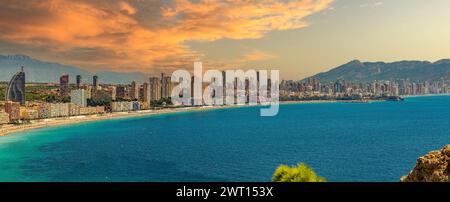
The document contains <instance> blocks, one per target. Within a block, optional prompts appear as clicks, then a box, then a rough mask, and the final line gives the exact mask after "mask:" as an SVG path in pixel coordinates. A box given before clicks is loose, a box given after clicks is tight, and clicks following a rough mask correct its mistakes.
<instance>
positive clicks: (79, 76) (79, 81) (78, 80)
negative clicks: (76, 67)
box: [77, 75, 82, 89]
mask: <svg viewBox="0 0 450 202" xmlns="http://www.w3.org/2000/svg"><path fill="white" fill-rule="evenodd" d="M81 79H82V77H81V75H77V88H78V89H79V88H81Z"/></svg>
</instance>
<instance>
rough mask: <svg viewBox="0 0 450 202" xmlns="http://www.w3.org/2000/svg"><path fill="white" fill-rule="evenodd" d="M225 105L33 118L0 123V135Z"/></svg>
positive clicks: (207, 108)
mask: <svg viewBox="0 0 450 202" xmlns="http://www.w3.org/2000/svg"><path fill="white" fill-rule="evenodd" d="M225 107H227V106H201V107H183V108H165V109H160V110H141V111H132V112H114V113H106V114H96V115H85V116H72V117H61V118H49V119H40V120H33V121H31V122H30V123H21V124H5V125H0V136H5V135H9V134H13V133H18V132H24V131H28V130H32V129H38V128H44V127H54V126H60V125H69V124H77V123H85V122H92V121H101V120H108V119H120V118H128V117H139V116H148V115H160V114H169V113H178V112H188V111H203V110H211V109H218V108H225ZM228 107H229V106H228Z"/></svg>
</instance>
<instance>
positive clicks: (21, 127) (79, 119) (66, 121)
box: [0, 94, 450, 137]
mask: <svg viewBox="0 0 450 202" xmlns="http://www.w3.org/2000/svg"><path fill="white" fill-rule="evenodd" d="M445 95H446V96H449V95H450V94H438V95H419V96H405V98H409V97H424V96H445ZM338 102H344V103H346V102H348V103H353V102H351V101H342V100H308V101H281V102H280V105H289V104H320V103H338ZM369 102H372V101H369ZM256 106H263V105H256ZM238 107H254V106H251V105H224V106H196V107H181V108H165V109H160V110H142V111H131V112H114V113H106V114H95V115H85V116H73V117H61V118H49V119H41V120H33V121H31V122H30V123H24V124H5V125H0V137H2V136H7V135H11V134H14V133H20V132H25V131H29V130H33V129H39V128H46V127H55V126H63V125H72V124H79V123H87V122H94V121H103V120H110V119H123V118H132V117H142V116H151V115H162V114H172V113H180V112H193V111H205V110H213V109H225V108H238Z"/></svg>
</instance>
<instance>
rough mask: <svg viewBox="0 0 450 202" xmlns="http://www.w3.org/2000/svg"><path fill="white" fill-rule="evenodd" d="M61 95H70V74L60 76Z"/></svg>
mask: <svg viewBox="0 0 450 202" xmlns="http://www.w3.org/2000/svg"><path fill="white" fill-rule="evenodd" d="M59 96H61V97H67V96H69V75H68V74H64V75H62V76H61V77H60V78H59Z"/></svg>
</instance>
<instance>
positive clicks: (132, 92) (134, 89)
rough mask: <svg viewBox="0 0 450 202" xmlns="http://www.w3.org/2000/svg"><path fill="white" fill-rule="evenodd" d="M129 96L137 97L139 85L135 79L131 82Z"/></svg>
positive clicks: (134, 98) (132, 98)
mask: <svg viewBox="0 0 450 202" xmlns="http://www.w3.org/2000/svg"><path fill="white" fill-rule="evenodd" d="M130 98H131V100H136V99H139V86H138V85H137V84H136V82H135V81H133V82H131V89H130Z"/></svg>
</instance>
